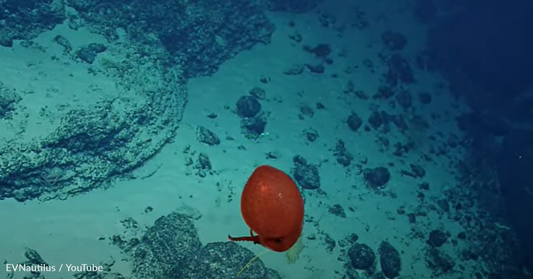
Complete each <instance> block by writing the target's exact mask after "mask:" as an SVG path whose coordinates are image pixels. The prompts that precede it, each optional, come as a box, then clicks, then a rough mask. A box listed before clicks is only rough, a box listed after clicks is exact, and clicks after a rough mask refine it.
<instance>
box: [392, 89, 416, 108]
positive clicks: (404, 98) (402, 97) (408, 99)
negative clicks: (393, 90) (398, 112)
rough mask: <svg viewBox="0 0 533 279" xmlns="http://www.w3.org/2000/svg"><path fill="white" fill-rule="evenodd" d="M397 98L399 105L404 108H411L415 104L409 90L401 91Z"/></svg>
mask: <svg viewBox="0 0 533 279" xmlns="http://www.w3.org/2000/svg"><path fill="white" fill-rule="evenodd" d="M395 98H396V102H397V103H398V105H400V107H402V108H404V109H407V108H410V107H411V105H412V104H413V96H412V95H411V93H410V92H409V91H407V90H402V91H400V92H399V93H398V94H396V97H395Z"/></svg>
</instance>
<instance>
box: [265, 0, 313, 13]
mask: <svg viewBox="0 0 533 279" xmlns="http://www.w3.org/2000/svg"><path fill="white" fill-rule="evenodd" d="M263 1H264V2H265V4H266V5H267V6H268V7H269V9H270V10H273V11H285V12H292V13H306V12H309V11H311V10H313V9H314V8H315V7H317V6H318V5H319V4H320V3H322V2H323V0H263Z"/></svg>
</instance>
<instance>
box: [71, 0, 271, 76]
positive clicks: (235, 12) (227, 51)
mask: <svg viewBox="0 0 533 279" xmlns="http://www.w3.org/2000/svg"><path fill="white" fill-rule="evenodd" d="M69 5H71V6H72V7H73V8H74V9H75V10H76V11H77V12H78V13H79V17H80V18H81V19H83V20H84V21H85V22H86V23H88V24H89V25H90V28H92V29H93V30H95V31H97V32H99V33H101V34H103V35H104V36H106V37H107V38H108V40H110V41H114V40H116V39H117V38H118V34H117V28H122V29H124V30H126V33H127V35H128V37H129V38H131V40H132V41H135V42H137V43H141V44H146V45H163V46H164V47H165V49H166V50H167V51H168V52H169V54H171V56H170V58H169V61H167V62H168V63H170V64H173V65H178V66H180V67H181V69H182V70H183V74H184V76H185V77H195V76H200V75H210V74H213V73H214V72H215V71H216V70H217V68H218V66H219V65H220V64H221V63H222V62H224V61H226V60H227V59H229V58H231V57H233V56H235V55H236V54H237V53H238V52H240V51H242V50H245V49H249V48H251V47H252V46H254V45H255V44H256V43H265V44H266V43H269V42H270V36H271V34H272V32H273V31H274V25H273V24H272V23H271V22H270V21H269V20H268V19H267V18H266V16H265V15H264V13H263V10H261V8H260V7H259V6H258V5H257V4H255V2H254V1H249V0H233V1H222V0H205V1H192V0H163V1H152V2H149V4H148V3H147V2H146V1H142V0H134V1H123V0H118V1H108V0H72V1H69ZM132 14H134V15H135V16H132ZM72 24H73V25H74V24H75V23H72Z"/></svg>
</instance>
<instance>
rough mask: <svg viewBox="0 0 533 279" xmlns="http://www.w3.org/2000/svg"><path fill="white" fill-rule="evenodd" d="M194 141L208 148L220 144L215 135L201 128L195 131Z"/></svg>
mask: <svg viewBox="0 0 533 279" xmlns="http://www.w3.org/2000/svg"><path fill="white" fill-rule="evenodd" d="M196 139H197V140H198V141H199V142H201V143H205V144H207V145H209V146H213V145H219V144H220V138H219V137H218V136H217V135H216V134H215V133H213V132H212V131H210V130H209V129H207V128H205V127H203V126H198V128H197V129H196Z"/></svg>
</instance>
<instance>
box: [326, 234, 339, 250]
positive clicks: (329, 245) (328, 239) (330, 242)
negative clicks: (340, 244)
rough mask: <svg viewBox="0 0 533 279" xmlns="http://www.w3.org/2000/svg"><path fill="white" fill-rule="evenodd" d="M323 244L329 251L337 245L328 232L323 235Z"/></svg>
mask: <svg viewBox="0 0 533 279" xmlns="http://www.w3.org/2000/svg"><path fill="white" fill-rule="evenodd" d="M324 246H326V251H327V252H330V253H331V252H333V250H334V249H335V247H336V246H337V242H335V239H333V238H332V237H331V236H329V234H326V236H325V237H324Z"/></svg>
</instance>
